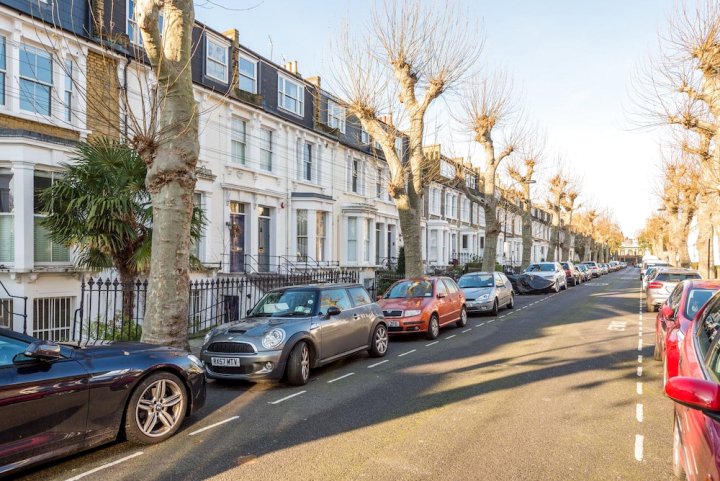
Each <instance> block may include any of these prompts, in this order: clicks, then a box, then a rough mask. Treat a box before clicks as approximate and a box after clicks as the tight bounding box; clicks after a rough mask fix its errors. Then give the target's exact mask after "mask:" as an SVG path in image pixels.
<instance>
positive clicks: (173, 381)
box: [125, 371, 188, 444]
mask: <svg viewBox="0 0 720 481" xmlns="http://www.w3.org/2000/svg"><path fill="white" fill-rule="evenodd" d="M187 405H188V394H187V390H186V389H185V385H184V384H183V382H182V381H181V380H180V378H178V377H177V376H176V375H174V374H172V373H169V372H166V371H161V372H156V373H154V374H151V375H149V376H148V377H146V378H145V379H143V380H142V381H140V383H139V384H138V385H137V386H136V387H135V390H134V391H133V393H132V395H131V396H130V402H129V403H128V405H127V408H126V409H125V437H126V438H127V440H128V441H130V442H131V443H135V444H155V443H159V442H161V441H164V440H166V439H167V438H169V437H170V436H172V435H173V434H175V432H176V431H177V430H178V428H180V425H181V424H182V422H183V419H185V413H186V412H187Z"/></svg>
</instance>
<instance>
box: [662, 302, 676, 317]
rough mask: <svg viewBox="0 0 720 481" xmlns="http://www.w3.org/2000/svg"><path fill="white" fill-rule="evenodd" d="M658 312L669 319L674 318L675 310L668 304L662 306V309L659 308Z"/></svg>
mask: <svg viewBox="0 0 720 481" xmlns="http://www.w3.org/2000/svg"><path fill="white" fill-rule="evenodd" d="M660 314H661V315H662V316H663V317H664V318H665V319H670V320H674V319H675V311H674V310H673V308H672V307H670V306H668V305H665V306H663V307H662V309H660Z"/></svg>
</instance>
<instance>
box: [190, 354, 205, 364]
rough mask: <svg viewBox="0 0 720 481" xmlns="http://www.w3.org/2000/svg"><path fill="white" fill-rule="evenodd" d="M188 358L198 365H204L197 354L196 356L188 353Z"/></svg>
mask: <svg viewBox="0 0 720 481" xmlns="http://www.w3.org/2000/svg"><path fill="white" fill-rule="evenodd" d="M188 359H190V362H192V363H193V364H195V365H196V366H197V367H203V363H202V361H200V359H198V358H197V356H194V355H193V354H188Z"/></svg>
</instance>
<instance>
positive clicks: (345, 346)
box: [200, 284, 388, 386]
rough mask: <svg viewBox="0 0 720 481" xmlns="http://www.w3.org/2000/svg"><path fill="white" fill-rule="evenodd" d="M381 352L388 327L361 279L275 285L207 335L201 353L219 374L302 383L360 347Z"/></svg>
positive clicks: (210, 374) (385, 346) (221, 376)
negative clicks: (245, 314)
mask: <svg viewBox="0 0 720 481" xmlns="http://www.w3.org/2000/svg"><path fill="white" fill-rule="evenodd" d="M364 350H367V351H368V352H369V353H370V355H371V356H373V357H382V356H384V355H385V354H386V353H387V350H388V330H387V325H386V322H385V318H384V317H383V313H382V310H381V309H380V307H379V306H378V305H377V304H375V303H374V302H372V301H371V300H370V296H368V293H367V291H365V289H364V288H363V287H362V286H360V285H346V284H342V285H340V284H335V285H321V286H318V285H311V286H294V287H286V288H281V289H275V290H273V291H270V292H268V293H267V294H265V295H264V296H263V298H262V299H260V302H258V303H257V304H256V305H255V307H254V308H253V309H252V311H251V312H249V313H248V317H247V318H246V319H242V320H240V321H237V322H231V323H227V324H223V325H221V326H219V327H216V328H215V329H213V330H211V331H210V332H208V333H207V335H206V336H205V340H204V342H203V346H202V350H201V352H200V357H201V359H202V361H203V363H204V364H205V368H206V370H207V376H208V377H210V378H215V379H258V378H270V379H286V380H287V382H288V383H289V384H292V385H296V386H300V385H303V384H305V383H307V381H308V379H310V369H311V368H314V367H318V366H321V365H324V364H327V363H330V362H332V361H335V360H337V359H340V358H342V357H345V356H349V355H351V354H354V353H356V352H359V351H364Z"/></svg>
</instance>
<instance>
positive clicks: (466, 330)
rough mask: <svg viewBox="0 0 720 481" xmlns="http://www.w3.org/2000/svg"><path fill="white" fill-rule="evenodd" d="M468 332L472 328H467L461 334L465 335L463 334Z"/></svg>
mask: <svg viewBox="0 0 720 481" xmlns="http://www.w3.org/2000/svg"><path fill="white" fill-rule="evenodd" d="M468 331H472V327H469V328H467V329H465V330H464V331H463V332H462V333H463V334H465V333H466V332H468Z"/></svg>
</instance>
